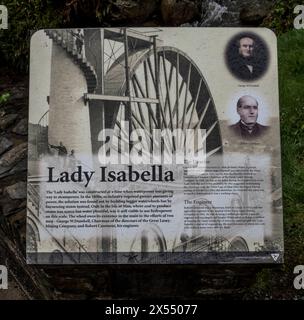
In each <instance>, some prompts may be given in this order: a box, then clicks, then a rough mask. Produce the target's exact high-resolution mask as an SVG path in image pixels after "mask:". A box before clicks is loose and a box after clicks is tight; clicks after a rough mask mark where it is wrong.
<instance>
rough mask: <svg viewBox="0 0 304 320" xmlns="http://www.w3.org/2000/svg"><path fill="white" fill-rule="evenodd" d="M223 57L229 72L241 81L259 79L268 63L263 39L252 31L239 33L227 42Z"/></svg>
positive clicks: (267, 54)
mask: <svg viewBox="0 0 304 320" xmlns="http://www.w3.org/2000/svg"><path fill="white" fill-rule="evenodd" d="M225 59H226V63H227V68H228V69H229V71H230V72H231V74H232V75H233V76H234V77H236V78H237V79H239V80H242V81H247V82H248V81H255V80H259V79H260V78H261V77H262V76H263V75H264V74H265V72H267V68H268V65H269V59H270V56H269V51H268V47H267V44H266V43H265V41H264V40H263V39H262V38H261V37H259V36H258V35H257V34H254V33H251V32H250V33H249V32H245V33H240V34H237V35H236V36H234V37H233V38H232V39H231V40H230V41H229V42H228V44H227V48H226V52H225Z"/></svg>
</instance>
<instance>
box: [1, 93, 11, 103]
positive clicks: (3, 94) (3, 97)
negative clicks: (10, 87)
mask: <svg viewBox="0 0 304 320" xmlns="http://www.w3.org/2000/svg"><path fill="white" fill-rule="evenodd" d="M10 96H11V95H10V94H9V93H8V92H6V93H2V94H0V106H1V104H3V103H5V102H7V101H8V99H9V98H10Z"/></svg>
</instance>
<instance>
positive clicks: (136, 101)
mask: <svg viewBox="0 0 304 320" xmlns="http://www.w3.org/2000/svg"><path fill="white" fill-rule="evenodd" d="M123 36H124V38H123ZM121 39H123V40H124V50H123V51H124V52H123V53H122V54H121V55H120V56H119V57H118V58H117V59H116V60H115V61H114V62H113V63H112V65H111V66H110V67H109V68H108V70H107V72H106V74H105V75H104V93H105V95H107V96H112V97H113V96H114V97H115V96H120V97H121V96H122V97H125V99H124V101H115V100H114V99H113V100H107V101H104V110H105V119H106V122H105V125H106V127H108V128H113V129H114V134H113V137H112V143H111V147H110V148H112V149H114V150H115V151H116V152H118V153H120V152H122V151H121V141H122V140H125V141H127V142H128V139H129V134H130V132H131V131H132V130H134V129H141V130H142V132H144V135H145V138H146V139H144V140H141V141H144V142H143V143H142V144H144V143H145V145H141V146H140V148H141V151H142V152H144V150H145V151H146V155H147V156H148V157H149V156H150V154H151V152H152V148H153V143H154V141H153V138H154V136H153V129H161V130H164V129H165V130H169V132H172V131H173V130H176V129H178V130H180V131H179V132H183V131H185V130H187V129H193V132H194V134H193V135H192V136H191V139H192V140H190V141H189V140H187V143H188V144H189V143H190V144H191V145H193V144H195V143H196V144H195V147H196V149H195V152H198V151H199V150H200V149H202V148H204V145H203V144H204V143H205V151H206V156H207V159H208V158H209V157H211V156H213V155H217V154H221V152H222V141H221V134H220V127H219V123H218V117H217V113H216V109H215V105H214V101H213V98H212V96H211V93H210V90H209V88H208V85H207V83H206V81H205V79H204V76H203V74H202V72H201V70H200V69H199V68H198V66H197V65H196V64H195V62H194V61H193V60H192V59H191V58H190V57H189V56H188V55H187V54H186V53H184V52H182V51H181V50H179V49H178V48H173V47H167V46H157V45H156V39H155V37H154V38H151V41H150V43H149V44H148V47H147V45H146V46H144V47H142V46H136V41H133V42H132V41H131V42H129V41H128V40H127V35H126V33H125V34H124V35H121ZM115 40H117V37H116V39H115ZM127 44H129V45H127ZM116 50H117V51H119V49H116ZM113 51H114V50H113V47H112V53H113ZM117 100H118V99H117ZM123 121H128V122H129V132H126V131H127V130H125V129H124V128H123V126H122V123H123ZM198 129H205V130H206V134H205V136H204V138H203V139H202V140H200V143H201V144H200V143H197V142H196V141H195V139H196V131H197V130H198ZM167 132H168V131H167ZM185 147H186V146H185V140H184V139H183V138H181V137H180V136H178V135H175V136H174V135H170V134H169V135H167V139H164V141H163V144H162V147H161V150H162V152H168V153H170V152H171V151H172V152H176V153H178V152H181V150H183V149H184V148H185ZM192 238H195V241H194V242H195V244H196V247H202V246H205V244H202V243H201V244H198V242H199V241H200V239H201V237H199V235H197V234H196V235H195V236H194V237H192ZM166 250H167V246H166V239H165V237H164V235H163V233H162V230H161V229H160V228H158V229H157V230H156V229H155V226H154V227H151V225H144V226H143V227H142V228H141V229H140V230H139V231H138V232H137V233H136V235H135V236H134V239H133V242H132V245H131V248H130V252H134V251H137V252H142V254H141V255H140V257H141V259H142V260H144V259H145V258H147V256H146V255H145V252H164V251H166Z"/></svg>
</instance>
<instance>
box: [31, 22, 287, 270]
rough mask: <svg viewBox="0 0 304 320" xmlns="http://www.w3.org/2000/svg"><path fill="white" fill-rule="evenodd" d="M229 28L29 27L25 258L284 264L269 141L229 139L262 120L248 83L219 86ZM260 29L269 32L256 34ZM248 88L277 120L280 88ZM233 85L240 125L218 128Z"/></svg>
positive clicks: (257, 128) (257, 129)
mask: <svg viewBox="0 0 304 320" xmlns="http://www.w3.org/2000/svg"><path fill="white" fill-rule="evenodd" d="M236 34H237V35H239V34H240V32H239V31H238V30H234V29H228V30H227V29H226V32H225V34H221V30H219V29H214V30H212V29H208V28H207V29H204V28H198V29H196V30H195V31H194V30H193V29H191V28H184V29H176V28H161V29H160V28H138V29H135V28H105V29H97V28H96V29H46V30H40V31H38V32H36V33H35V34H34V35H33V36H32V40H31V70H30V114H29V133H30V134H29V141H30V144H29V163H28V168H29V171H28V191H27V192H28V202H27V229H28V234H27V259H28V263H31V264H77V263H81V264H107V263H119V264H132V263H140V264H151V263H153V264H187V263H191V264H208V263H248V262H249V261H250V263H280V262H281V261H282V259H283V242H282V210H281V207H280V206H279V205H278V206H277V205H274V198H273V197H274V194H275V196H276V200H278V199H280V197H281V191H280V183H276V184H275V185H274V184H273V183H272V180H274V176H278V179H277V180H276V181H280V179H279V175H280V171H279V170H273V169H272V167H273V165H274V163H275V164H277V163H279V160H280V158H279V156H278V154H277V152H276V151H277V150H279V148H280V145H279V144H276V145H275V147H274V148H273V143H274V140H271V139H270V140H269V141H266V142H265V141H264V140H263V141H261V143H260V144H258V145H251V147H250V146H247V145H242V143H241V142H239V141H238V140H236V142H235V143H232V141H233V138H232V137H233V134H237V135H240V136H242V137H245V138H248V137H249V136H254V137H258V136H260V135H263V134H264V132H266V131H267V130H268V126H264V125H262V124H260V123H259V122H258V121H259V117H258V112H259V109H260V108H263V106H260V105H259V103H258V99H256V98H255V96H256V92H253V93H252V94H251V95H250V93H247V94H246V95H241V92H239V91H237V83H238V81H237V80H235V82H231V81H230V86H228V85H226V86H225V89H223V86H221V83H226V81H227V79H230V74H229V72H228V71H227V72H225V73H224V74H223V70H225V59H224V58H223V54H224V52H225V46H226V44H227V39H234V38H235V37H236ZM261 37H264V38H266V39H268V41H275V39H273V35H272V34H271V33H268V31H267V30H266V31H265V30H264V31H261ZM214 39H217V42H215V41H214ZM255 39H258V37H257V36H256V38H255ZM247 40H248V39H247ZM239 43H242V46H243V41H240V42H239ZM258 44H259V41H258V40H256V42H255V45H254V48H255V49H256V48H258V47H259V45H258ZM255 49H254V50H255ZM242 52H243V51H242ZM244 52H245V50H244ZM265 52H266V51H265ZM273 54H276V53H275V52H274V53H273ZM268 58H269V57H267V59H268ZM267 64H269V59H268V60H267ZM41 66H43V67H41ZM254 68H255V67H254ZM269 69H270V71H269V72H270V73H271V77H269V79H267V78H266V79H265V80H264V81H265V84H267V83H268V84H269V85H272V86H273V87H274V91H275V90H276V84H275V83H273V78H275V79H277V69H276V64H275V63H274V64H273V65H271V67H269ZM255 72H256V71H255V69H254V73H255ZM258 91H260V94H261V95H262V96H263V97H264V100H265V101H267V104H268V106H269V107H268V109H269V112H272V116H273V118H272V121H273V126H274V127H275V128H276V127H278V108H277V95H276V94H271V95H269V90H265V88H264V89H263V88H261V89H258ZM237 94H239V100H238V101H237V104H236V105H235V108H234V112H235V114H236V115H237V116H238V122H237V123H235V124H233V125H232V127H231V125H230V127H229V125H228V123H229V121H231V119H230V118H229V117H230V116H229V113H227V111H226V109H225V108H226V105H227V103H228V102H229V101H231V95H234V96H236V95H237ZM227 127H229V128H230V129H231V130H232V131H233V132H232V133H231V132H230V133H228V131H227ZM226 131H227V133H226ZM275 143H277V141H276V142H275ZM248 148H251V150H249V149H248ZM274 255H275V257H276V258H275V259H274V258H273V257H274Z"/></svg>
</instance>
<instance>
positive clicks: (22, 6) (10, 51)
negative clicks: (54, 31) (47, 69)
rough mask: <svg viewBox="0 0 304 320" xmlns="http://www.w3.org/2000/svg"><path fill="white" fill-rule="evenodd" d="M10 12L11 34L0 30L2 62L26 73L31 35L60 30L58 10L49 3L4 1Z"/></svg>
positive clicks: (40, 0)
mask: <svg viewBox="0 0 304 320" xmlns="http://www.w3.org/2000/svg"><path fill="white" fill-rule="evenodd" d="M2 3H3V4H4V5H5V6H6V7H7V9H8V23H9V26H8V27H9V29H8V30H0V51H1V52H0V58H1V59H2V60H3V59H4V61H6V63H7V64H8V65H9V66H12V67H14V68H15V69H17V70H19V71H23V72H26V71H27V70H28V63H29V44H30V35H31V31H35V30H38V29H41V28H55V27H59V26H60V23H61V21H62V16H61V13H60V12H59V9H56V8H55V6H54V2H53V1H50V0H4V1H2Z"/></svg>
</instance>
